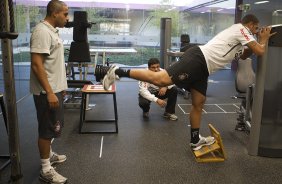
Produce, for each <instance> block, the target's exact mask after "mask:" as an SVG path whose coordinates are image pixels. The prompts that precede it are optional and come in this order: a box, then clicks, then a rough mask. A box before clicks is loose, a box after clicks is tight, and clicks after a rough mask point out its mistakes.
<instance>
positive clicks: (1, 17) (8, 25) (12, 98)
mask: <svg viewBox="0 0 282 184" xmlns="http://www.w3.org/2000/svg"><path fill="white" fill-rule="evenodd" d="M17 37H18V33H15V24H14V11H13V0H1V1H0V39H1V48H2V68H3V79H4V88H5V93H4V99H5V102H6V112H7V128H8V131H7V132H8V139H9V151H10V161H11V177H10V180H11V182H12V183H17V184H20V183H23V179H22V178H23V175H22V172H21V165H20V149H19V129H18V116H17V105H16V93H15V79H14V69H13V67H14V61H13V48H12V40H13V39H16V38H17Z"/></svg>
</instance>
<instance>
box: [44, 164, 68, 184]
mask: <svg viewBox="0 0 282 184" xmlns="http://www.w3.org/2000/svg"><path fill="white" fill-rule="evenodd" d="M39 179H40V180H42V181H44V182H46V183H50V184H63V183H66V182H67V178H65V177H63V176H62V175H60V174H59V173H57V172H56V171H55V169H54V168H53V167H51V169H50V170H49V171H48V172H46V173H44V172H43V171H42V170H41V171H40V175H39Z"/></svg>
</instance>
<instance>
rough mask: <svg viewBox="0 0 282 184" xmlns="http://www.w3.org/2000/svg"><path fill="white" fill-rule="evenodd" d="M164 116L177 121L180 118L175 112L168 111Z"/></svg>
mask: <svg viewBox="0 0 282 184" xmlns="http://www.w3.org/2000/svg"><path fill="white" fill-rule="evenodd" d="M164 118H168V119H170V120H172V121H176V120H177V119H178V117H177V116H176V115H175V114H170V113H168V112H165V113H164Z"/></svg>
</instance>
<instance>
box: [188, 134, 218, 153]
mask: <svg viewBox="0 0 282 184" xmlns="http://www.w3.org/2000/svg"><path fill="white" fill-rule="evenodd" d="M199 137H200V140H199V142H198V143H196V144H193V143H190V146H191V148H192V149H193V150H194V151H196V150H199V149H201V148H202V147H203V146H208V145H211V144H213V143H214V142H215V139H214V137H211V136H209V137H202V136H201V135H200V136H199Z"/></svg>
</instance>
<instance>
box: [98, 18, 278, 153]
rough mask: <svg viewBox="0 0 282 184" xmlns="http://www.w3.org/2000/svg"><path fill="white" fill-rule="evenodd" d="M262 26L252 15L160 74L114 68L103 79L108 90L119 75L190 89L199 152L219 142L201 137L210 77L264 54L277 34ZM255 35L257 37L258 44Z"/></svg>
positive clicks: (195, 144)
mask: <svg viewBox="0 0 282 184" xmlns="http://www.w3.org/2000/svg"><path fill="white" fill-rule="evenodd" d="M258 24H259V20H258V19H257V17H256V16H254V15H252V14H248V15H246V16H244V17H243V19H242V20H241V23H239V24H234V25H232V26H230V27H229V28H227V29H225V30H223V31H222V32H220V33H219V34H218V35H216V36H215V37H214V38H213V39H211V40H210V41H209V42H208V43H207V44H205V45H203V46H195V47H192V48H190V49H188V50H187V51H185V52H184V54H183V55H182V57H181V59H180V61H179V62H176V63H175V64H174V65H172V66H170V67H169V68H167V69H166V70H162V71H160V72H152V71H150V70H144V69H143V70H142V69H132V70H122V69H119V68H118V67H116V66H112V67H111V68H110V69H109V71H108V72H107V74H106V75H105V77H104V79H103V85H104V88H105V89H109V87H110V86H111V85H112V84H113V83H114V82H115V75H118V76H119V77H130V78H133V79H137V80H142V81H146V82H149V83H153V84H155V85H157V86H168V85H171V84H176V85H177V86H178V87H180V88H184V89H186V90H189V91H190V92H191V99H192V108H191V111H190V124H191V141H190V146H191V147H192V149H193V150H199V149H201V147H202V146H204V145H211V144H213V143H214V141H215V140H214V138H213V137H201V136H200V134H199V130H200V125H201V117H202V109H203V106H204V104H205V101H206V91H207V86H208V77H209V75H210V74H211V73H213V72H215V71H217V70H219V69H221V68H224V66H225V65H227V64H229V63H230V62H231V61H232V60H234V59H235V60H238V59H239V58H241V59H246V58H247V57H249V56H250V55H251V54H252V53H255V54H256V55H257V56H262V55H263V54H264V52H265V45H266V44H267V42H268V39H269V38H270V37H271V36H272V35H273V34H275V33H272V34H271V33H270V31H271V27H263V28H262V29H260V30H259V25H258ZM258 30H259V31H258ZM254 35H257V37H258V41H256V39H255V37H254Z"/></svg>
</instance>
